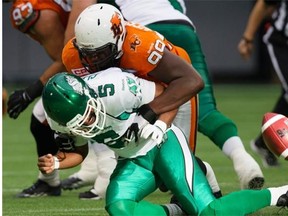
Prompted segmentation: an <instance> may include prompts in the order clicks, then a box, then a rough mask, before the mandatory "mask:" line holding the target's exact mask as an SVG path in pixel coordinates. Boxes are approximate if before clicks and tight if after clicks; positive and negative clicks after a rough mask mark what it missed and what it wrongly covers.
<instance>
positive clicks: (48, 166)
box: [37, 154, 59, 174]
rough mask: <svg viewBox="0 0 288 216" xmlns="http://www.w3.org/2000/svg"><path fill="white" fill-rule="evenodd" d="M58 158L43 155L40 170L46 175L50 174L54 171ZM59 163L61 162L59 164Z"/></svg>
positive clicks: (39, 162) (39, 163)
mask: <svg viewBox="0 0 288 216" xmlns="http://www.w3.org/2000/svg"><path fill="white" fill-rule="evenodd" d="M55 159H56V157H53V155H52V154H47V155H43V156H41V157H39V158H38V163H37V165H38V168H39V170H40V171H41V172H42V173H44V174H49V173H52V172H53V171H54V169H55V168H56V167H55V164H56V160H55ZM58 163H59V162H58Z"/></svg>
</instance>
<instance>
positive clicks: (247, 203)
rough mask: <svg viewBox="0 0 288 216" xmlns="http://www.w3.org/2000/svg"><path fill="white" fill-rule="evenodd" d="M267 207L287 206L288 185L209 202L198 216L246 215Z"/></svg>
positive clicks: (228, 196)
mask: <svg viewBox="0 0 288 216" xmlns="http://www.w3.org/2000/svg"><path fill="white" fill-rule="evenodd" d="M267 206H278V207H287V206H288V185H286V186H282V187H277V188H268V189H262V190H242V191H237V192H233V193H230V194H228V195H226V196H223V197H222V198H220V199H217V200H214V201H213V202H211V203H210V204H209V205H208V206H207V208H205V209H204V210H203V211H202V212H201V214H200V215H202V216H204V215H209V216H210V215H248V214H251V213H253V212H256V211H258V210H260V209H262V208H264V207H267Z"/></svg>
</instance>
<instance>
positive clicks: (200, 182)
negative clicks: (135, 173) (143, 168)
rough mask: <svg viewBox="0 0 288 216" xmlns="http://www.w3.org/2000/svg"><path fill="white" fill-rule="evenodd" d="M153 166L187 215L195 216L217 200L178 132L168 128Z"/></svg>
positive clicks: (172, 127) (174, 128)
mask: <svg viewBox="0 0 288 216" xmlns="http://www.w3.org/2000/svg"><path fill="white" fill-rule="evenodd" d="M171 149H172V150H173V154H171ZM155 164H156V165H155V168H154V169H155V170H156V172H157V175H159V176H160V178H161V179H162V180H163V182H164V183H165V185H166V186H167V188H168V189H169V190H171V192H172V193H173V194H174V196H175V197H176V199H177V201H178V203H180V205H181V207H182V209H183V210H185V212H186V213H187V214H188V215H197V214H198V213H199V212H200V211H201V210H202V209H204V208H205V207H206V206H207V205H208V204H209V203H210V202H212V201H213V200H214V199H216V198H215V197H214V195H213V193H212V190H211V188H210V185H209V184H208V181H207V179H206V177H205V175H204V173H203V171H202V169H201V168H200V166H199V165H198V163H197V161H196V159H195V157H194V155H193V153H191V151H190V149H189V145H188V143H187V141H186V138H185V136H184V135H183V133H182V132H181V131H180V129H179V128H176V127H175V126H171V128H170V129H169V130H168V131H167V140H166V142H165V143H163V144H162V146H161V148H160V154H158V155H157V157H156V161H155Z"/></svg>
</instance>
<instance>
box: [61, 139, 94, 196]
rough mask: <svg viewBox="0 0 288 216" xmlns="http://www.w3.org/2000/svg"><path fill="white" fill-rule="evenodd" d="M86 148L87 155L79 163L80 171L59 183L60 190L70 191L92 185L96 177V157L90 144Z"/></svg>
mask: <svg viewBox="0 0 288 216" xmlns="http://www.w3.org/2000/svg"><path fill="white" fill-rule="evenodd" d="M88 146H89V152H88V155H87V156H86V158H85V159H84V161H83V162H82V163H81V166H80V169H79V170H78V171H77V172H75V173H73V174H72V175H70V176H69V177H68V178H66V179H63V180H62V181H61V187H62V189H64V190H72V189H78V188H81V187H84V186H89V185H91V186H92V185H93V184H94V182H95V180H96V178H97V176H98V168H97V157H96V155H95V152H94V150H93V148H92V146H91V143H90V142H89V143H88Z"/></svg>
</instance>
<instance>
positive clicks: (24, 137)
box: [2, 0, 288, 216]
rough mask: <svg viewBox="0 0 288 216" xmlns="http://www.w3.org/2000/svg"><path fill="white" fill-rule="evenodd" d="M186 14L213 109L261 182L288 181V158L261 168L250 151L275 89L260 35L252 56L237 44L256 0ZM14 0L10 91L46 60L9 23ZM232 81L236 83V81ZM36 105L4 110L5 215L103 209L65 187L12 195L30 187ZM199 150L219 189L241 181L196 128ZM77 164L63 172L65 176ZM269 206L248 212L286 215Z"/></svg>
mask: <svg viewBox="0 0 288 216" xmlns="http://www.w3.org/2000/svg"><path fill="white" fill-rule="evenodd" d="M186 3H187V10H188V16H189V17H190V18H191V19H192V20H193V22H194V23H195V25H196V26H197V31H198V34H199V36H200V39H201V42H202V46H203V50H204V52H205V54H206V58H207V63H208V67H209V69H210V73H211V75H212V77H213V80H214V83H215V86H214V87H215V88H214V90H215V96H216V98H217V101H218V108H219V109H220V110H221V111H222V112H223V113H224V114H226V115H227V116H229V117H230V118H231V119H233V120H234V121H235V123H236V124H237V126H238V129H239V134H240V136H241V138H242V139H243V142H244V144H245V147H246V149H247V151H248V152H250V153H251V154H252V155H253V156H254V157H255V159H256V160H257V161H258V162H259V164H260V165H261V167H262V169H263V172H264V175H265V178H266V183H265V187H273V186H279V185H283V184H287V182H288V176H287V170H288V163H287V162H286V161H284V160H283V159H281V160H280V162H281V167H280V168H278V169H266V168H264V167H263V166H262V163H261V160H260V158H259V157H258V155H256V154H254V153H253V152H251V149H250V147H249V141H250V140H251V139H252V138H254V137H255V135H257V134H258V132H259V129H260V124H261V120H262V116H263V114H264V113H265V112H267V111H269V110H271V109H272V107H273V104H274V103H275V100H276V97H278V95H279V93H280V85H278V84H277V83H275V82H274V80H277V79H274V73H273V71H272V70H271V66H270V62H269V59H268V58H267V53H266V52H265V49H264V47H263V44H262V41H261V34H262V32H260V33H259V34H258V37H257V38H256V39H255V42H256V43H255V52H254V55H253V57H252V59H251V60H250V61H249V62H245V61H244V60H242V59H241V57H240V55H239V54H238V51H237V44H238V42H239V40H240V38H241V34H242V32H243V29H244V26H245V23H246V21H247V18H248V15H249V12H250V10H251V8H252V6H253V1H246V0H240V1H232V0H228V1H227V0H224V1H223V0H188V1H186ZM10 5H11V3H5V4H3V11H2V12H3V13H2V16H3V17H2V18H3V32H2V33H3V48H2V49H3V50H2V52H3V53H2V54H3V59H2V60H3V68H2V69H3V71H2V75H3V85H4V87H7V90H8V92H9V93H10V92H11V91H12V90H14V89H16V88H20V87H23V86H25V85H27V84H28V82H31V81H34V80H36V79H37V78H38V77H39V76H40V74H41V73H42V72H43V69H45V68H46V66H48V65H49V63H50V59H49V58H48V57H47V55H46V53H45V52H44V50H43V49H42V47H41V46H39V45H38V44H37V43H36V42H34V41H33V40H32V39H31V40H29V39H27V37H26V36H25V35H24V34H22V33H20V32H18V31H16V30H14V29H13V28H12V27H11V24H10V21H9V13H8V11H9V7H10ZM236 82H237V83H236ZM32 108H33V104H32V105H30V106H29V107H28V109H27V110H25V111H24V112H23V113H22V114H21V115H20V116H19V118H18V119H17V120H14V119H11V118H9V117H8V116H4V117H3V121H2V133H3V139H2V142H3V143H2V150H3V152H2V164H3V166H2V215H5V216H10V215H11V216H15V215H17V216H34V215H35V216H39V215H41V216H42V215H43V216H50V215H59V216H60V215H69V216H82V215H83V216H84V215H85V216H90V215H91V216H92V215H96V216H103V215H107V214H106V213H105V211H104V208H103V207H104V201H103V200H100V201H80V200H79V199H78V194H79V192H83V191H86V190H87V189H89V188H88V187H86V188H82V189H79V190H75V191H64V192H63V193H62V195H61V197H43V198H36V199H19V198H16V197H15V195H16V194H17V193H19V192H20V191H21V190H22V189H23V188H26V187H27V186H30V185H31V184H32V183H33V181H35V180H36V176H37V173H38V171H37V165H36V162H37V154H36V149H35V143H34V140H33V137H32V135H31V133H30V131H29V123H30V118H31V112H32ZM197 143H198V145H197V152H196V153H197V154H198V156H200V157H201V158H203V159H204V160H206V161H208V162H210V163H211V164H212V165H213V167H214V171H215V173H216V176H217V179H218V181H219V183H220V187H221V189H222V192H223V194H227V193H230V192H232V191H235V190H238V189H239V181H238V179H237V176H236V174H235V172H234V170H233V165H232V163H231V161H230V160H229V159H228V158H227V157H225V156H224V155H223V154H222V153H221V151H219V150H218V149H217V148H216V147H215V146H214V145H213V144H212V143H211V141H210V140H208V139H207V137H204V136H203V135H201V134H199V136H198V142H197ZM77 169H78V168H73V169H71V170H64V171H61V178H65V177H67V176H68V175H69V174H71V173H73V172H74V171H75V170H77ZM170 198H171V195H170V194H169V193H166V194H163V193H160V192H159V191H156V192H155V193H153V194H152V195H150V196H149V197H148V198H147V200H149V201H152V202H154V203H167V202H169V200H170ZM278 211H279V209H278V208H276V207H268V208H265V209H263V210H261V211H260V212H258V213H255V214H253V215H256V216H260V215H261V216H262V215H267V216H268V215H287V211H285V210H282V211H281V212H278Z"/></svg>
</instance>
